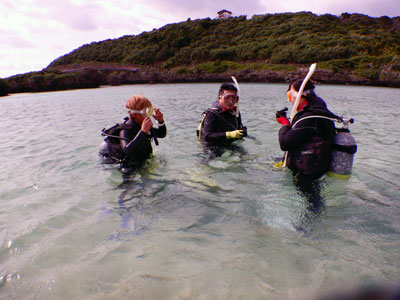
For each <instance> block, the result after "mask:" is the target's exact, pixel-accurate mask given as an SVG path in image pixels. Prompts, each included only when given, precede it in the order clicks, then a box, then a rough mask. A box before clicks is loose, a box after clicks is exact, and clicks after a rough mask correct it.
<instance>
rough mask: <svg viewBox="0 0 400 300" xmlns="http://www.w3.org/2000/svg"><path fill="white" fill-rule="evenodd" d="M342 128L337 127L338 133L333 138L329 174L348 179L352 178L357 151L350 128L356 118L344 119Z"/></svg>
mask: <svg viewBox="0 0 400 300" xmlns="http://www.w3.org/2000/svg"><path fill="white" fill-rule="evenodd" d="M342 121H343V126H342V128H338V129H336V131H337V133H336V135H335V137H334V140H333V148H332V156H331V163H330V167H329V171H328V176H330V177H334V178H338V179H342V180H347V179H349V178H350V175H351V170H352V168H353V160H354V154H355V153H356V152H357V144H356V141H355V139H354V138H353V136H352V135H351V133H350V130H349V128H348V125H349V123H354V119H350V120H346V119H342Z"/></svg>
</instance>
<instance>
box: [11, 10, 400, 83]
mask: <svg viewBox="0 0 400 300" xmlns="http://www.w3.org/2000/svg"><path fill="white" fill-rule="evenodd" d="M313 62H317V63H318V69H320V70H321V69H322V70H325V71H326V72H325V73H324V74H325V75H324V76H325V77H323V80H322V81H325V82H329V77H332V78H336V79H334V80H333V82H340V78H342V77H343V78H344V79H343V80H344V81H350V83H360V84H363V83H364V84H374V85H389V86H398V87H400V77H399V76H400V75H399V74H400V17H395V18H389V17H380V18H371V17H368V16H365V15H360V14H342V15H341V16H340V17H337V16H333V15H321V16H317V15H314V14H312V13H310V12H300V13H283V14H265V15H257V16H253V17H252V18H250V19H247V18H246V16H240V17H235V18H229V19H224V20H220V19H209V18H207V19H199V20H193V21H192V20H190V19H188V20H187V21H185V22H181V23H177V24H169V25H166V26H164V27H162V28H160V29H154V30H153V31H151V32H144V33H142V34H139V35H136V36H134V35H130V36H123V37H121V38H118V39H113V40H111V39H110V40H105V41H102V42H93V43H91V44H87V45H83V46H81V47H80V48H78V49H76V50H74V51H72V52H71V53H69V54H66V55H64V56H62V57H60V58H58V59H56V60H55V61H53V62H52V63H51V64H50V65H49V66H48V68H47V69H45V70H43V72H42V74H37V73H35V74H34V75H32V76H48V75H49V74H51V75H52V76H53V78H54V80H55V81H57V80H58V81H59V82H63V80H60V79H59V77H60V76H66V75H65V74H59V72H60V70H61V72H63V73H65V72H67V71H66V68H65V66H69V65H74V66H79V65H88V64H91V66H92V67H93V65H95V64H105V63H109V64H110V63H112V64H115V65H118V66H124V65H125V66H137V67H139V68H141V69H142V70H146V72H153V74H154V73H156V75H154V76H155V77H154V76H152V79H150V81H152V80H153V81H157V80H160V81H163V80H162V78H163V76H167V75H165V74H168V76H167V77H168V78H169V79H166V80H164V81H167V82H171V81H173V79H171V76H172V77H173V76H177V78H185V76H186V78H190V80H189V81H192V80H194V79H195V78H196V75H197V77H198V78H201V80H206V78H207V76H203V77H202V75H201V74H205V73H206V74H222V73H227V72H236V73H240V72H242V73H241V74H248V73H249V72H256V73H257V72H258V73H257V74H258V75H257V76H261V77H262V75H260V74H261V73H262V72H263V71H268V72H269V73H268V74H272V73H273V72H278V73H279V72H286V73H287V72H291V71H294V70H298V69H299V68H304V67H306V66H307V65H308V64H310V63H313ZM95 69H96V68H95ZM92 70H93V68H92ZM96 70H97V73H96V76H95V77H96V81H97V82H98V84H107V83H110V81H112V78H113V77H112V76H111V75H110V72H109V71H110V70H109V69H107V70H104V72H103V73H101V72H102V69H101V68H100V71H99V68H97V69H96ZM80 71H81V72H84V71H85V70H80ZM114 71H116V72H117V71H118V70H114ZM57 72H58V74H57ZM99 72H100V73H99ZM118 72H128V71H126V70H125V71H118ZM132 72H136V75H137V76H138V73H137V70H136V71H132ZM271 72H272V73H271ZM114 73H115V72H114ZM46 74H47V75H46ZM70 74H73V73H70ZM317 74H318V73H316V75H317ZM321 74H322V73H321ZM114 75H115V77H114V78H119V79H121V76H122V75H121V73H118V74H117V73H115V74H114ZM297 75H298V74H297ZM32 76H30V77H32ZM73 76H74V78H75V79H76V76H81V77H83V78H86V77H87V76H86V75H82V73H79V72H78V73H76V72H75V74H74V75H73ZM123 76H125V77H126V76H128V75H126V74H125V75H124V74H123ZM188 76H189V77H188ZM321 76H322V75H321ZM340 76H342V77H340ZM128 77H129V76H128ZM139 77H140V76H139ZM167 77H166V78H167ZM154 78H155V80H154ZM160 78H161V79H160ZM214 78H215V77H214ZM284 78H285V77H284V76H283V75H282V76H281V75H279V76H277V77H276V79H277V80H278V79H279V80H281V79H284ZM360 78H361V79H360ZM250 79H251V78H250ZM41 80H42V81H43V80H44V78H42V79H41ZM121 80H122V79H121ZM121 80H120V82H119V83H124V81H123V80H122V81H121ZM138 80H139V79H138ZM140 80H144V81H146V80H145V78H144V77H143V76H142V77H140ZM338 80H339V81H338ZM14 81H18V79H16V78H14ZM39 81H40V80H39ZM133 81H134V80H133ZM183 81H184V80H183ZM70 82H72V81H71V80H70ZM75 82H79V80H78V81H75ZM128 82H129V80H128ZM11 85H13V84H11ZM56 87H57V84H53V88H56Z"/></svg>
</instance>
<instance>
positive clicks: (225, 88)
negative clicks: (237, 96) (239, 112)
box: [218, 83, 237, 96]
mask: <svg viewBox="0 0 400 300" xmlns="http://www.w3.org/2000/svg"><path fill="white" fill-rule="evenodd" d="M224 91H234V92H237V88H236V86H234V85H233V84H232V83H223V84H221V87H220V88H219V92H218V95H219V96H221V95H222V94H223V93H224Z"/></svg>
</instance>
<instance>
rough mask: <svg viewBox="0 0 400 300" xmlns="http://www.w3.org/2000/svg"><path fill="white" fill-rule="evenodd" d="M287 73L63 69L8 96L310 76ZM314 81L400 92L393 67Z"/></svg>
mask: <svg viewBox="0 0 400 300" xmlns="http://www.w3.org/2000/svg"><path fill="white" fill-rule="evenodd" d="M291 69H292V70H291V71H287V70H276V71H275V70H251V69H243V70H240V71H226V72H222V73H207V72H204V71H199V70H196V71H191V70H190V69H189V68H184V67H183V68H178V69H174V70H168V69H163V68H160V67H154V66H152V67H142V66H140V67H137V66H132V65H119V64H92V65H88V64H85V65H63V66H58V67H52V68H51V69H44V70H43V71H41V72H35V73H29V75H30V76H28V75H27V74H25V75H24V74H23V75H17V76H13V77H9V78H7V79H6V80H7V82H8V84H9V89H8V93H21V92H42V91H55V90H67V89H79V88H96V87H100V86H102V85H112V86H116V85H125V84H147V83H149V84H154V83H197V82H223V81H230V80H231V76H232V75H233V76H235V77H236V78H237V79H238V80H239V81H241V82H265V83H287V82H290V81H291V80H294V79H300V78H303V77H304V76H305V74H306V73H307V72H308V66H291ZM312 79H313V81H314V82H316V83H324V84H340V85H369V86H386V87H396V88H400V72H399V71H397V70H392V69H391V66H390V65H386V66H382V67H381V69H380V71H379V74H378V75H377V76H374V78H368V77H362V76H358V75H356V74H354V73H352V72H351V71H342V72H340V73H335V72H333V71H331V70H324V69H318V68H317V70H316V71H315V73H314V75H313V77H312Z"/></svg>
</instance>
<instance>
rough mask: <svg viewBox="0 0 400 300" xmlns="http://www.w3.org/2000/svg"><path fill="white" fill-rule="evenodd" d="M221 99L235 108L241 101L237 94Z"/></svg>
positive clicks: (223, 96) (225, 95)
mask: <svg viewBox="0 0 400 300" xmlns="http://www.w3.org/2000/svg"><path fill="white" fill-rule="evenodd" d="M221 98H222V99H223V100H224V101H225V102H226V103H227V104H229V105H233V106H235V105H236V103H237V102H238V101H239V97H238V96H237V95H236V94H235V93H226V94H223V95H222V96H221Z"/></svg>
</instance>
